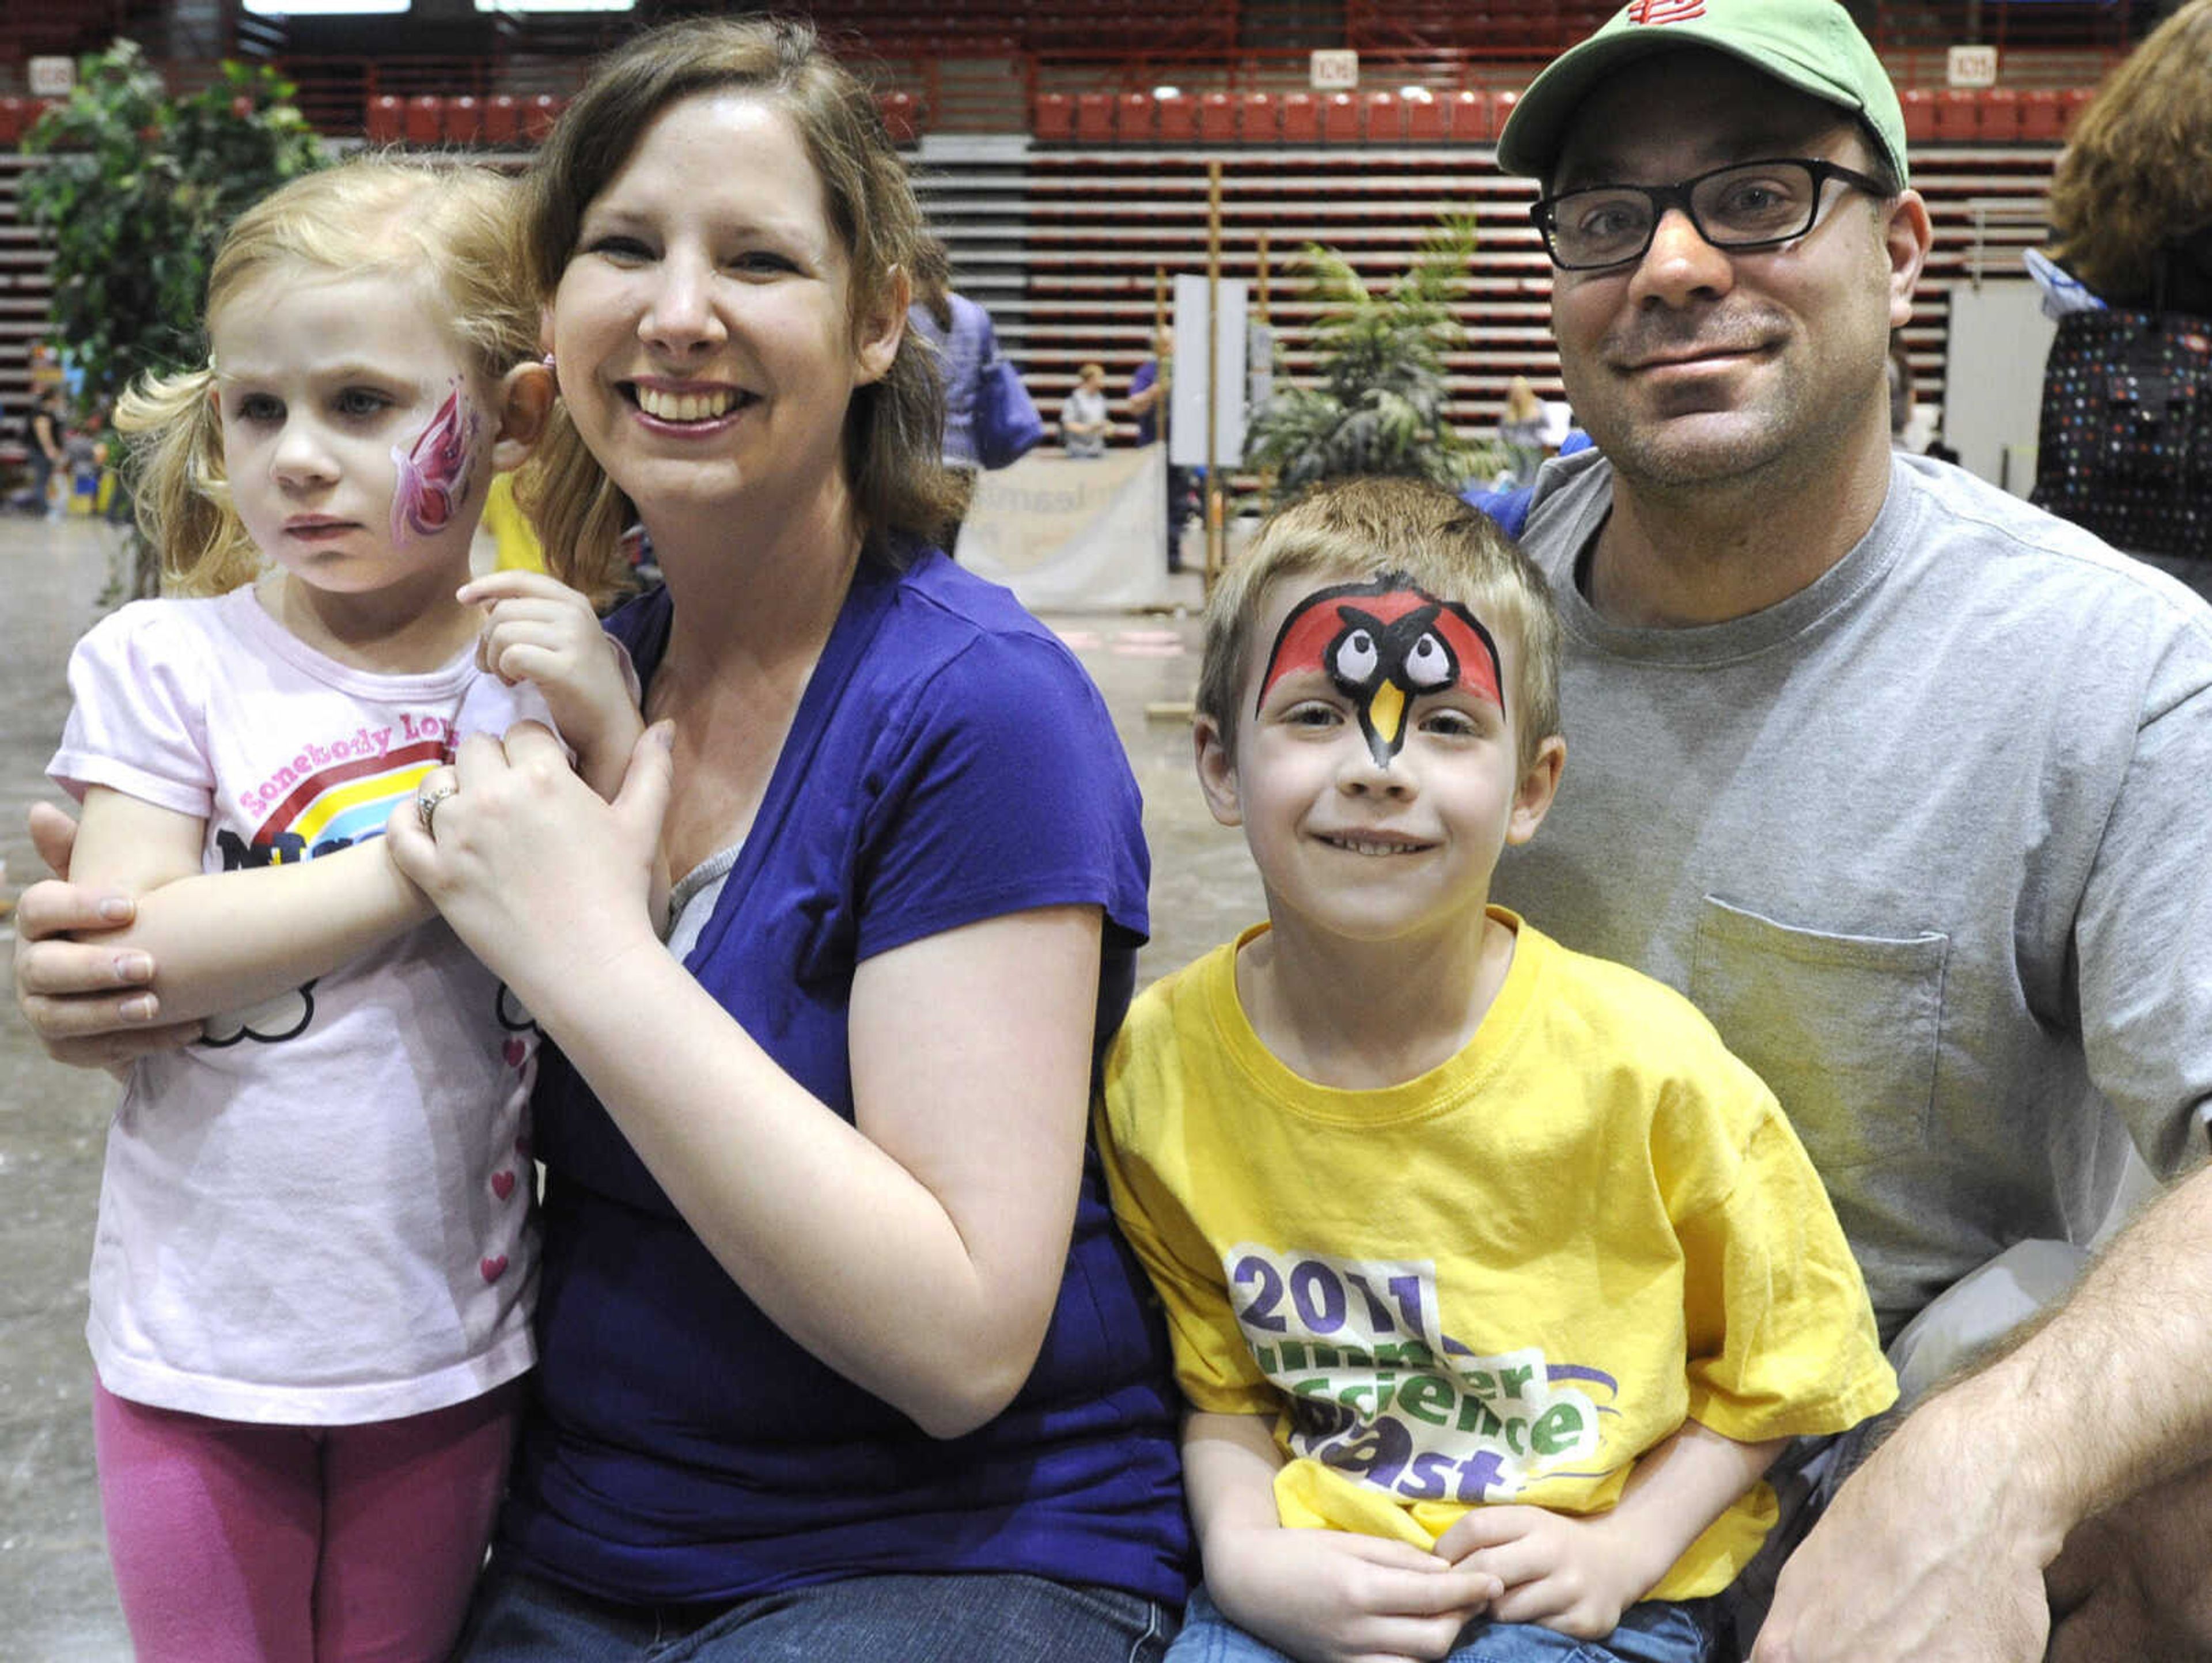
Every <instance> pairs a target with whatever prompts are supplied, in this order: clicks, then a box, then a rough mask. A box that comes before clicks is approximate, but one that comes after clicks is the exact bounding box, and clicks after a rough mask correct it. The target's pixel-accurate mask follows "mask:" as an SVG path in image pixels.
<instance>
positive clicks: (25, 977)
mask: <svg viewBox="0 0 2212 1663" xmlns="http://www.w3.org/2000/svg"><path fill="white" fill-rule="evenodd" d="M30 827H31V842H32V845H33V847H35V848H36V849H37V850H38V852H39V858H40V859H42V860H44V861H45V862H46V865H47V866H48V867H49V868H50V869H51V870H52V871H53V873H54V877H53V879H52V880H49V881H46V882H44V883H33V885H32V886H31V887H30V888H29V889H26V890H24V891H23V893H22V895H21V897H20V898H19V899H18V901H16V905H15V1004H16V1008H17V1009H18V1010H20V1011H22V1013H23V1020H24V1021H25V1022H26V1023H28V1024H29V1025H30V1029H31V1031H32V1032H33V1034H35V1035H38V1038H39V1043H40V1045H42V1046H44V1047H46V1054H47V1055H48V1056H50V1057H52V1059H54V1060H55V1061H56V1062H58V1063H66V1064H68V1065H70V1066H71V1067H73V1068H106V1069H111V1070H115V1069H121V1068H123V1067H125V1066H127V1065H129V1064H131V1063H132V1062H134V1061H136V1060H137V1059H139V1058H140V1057H144V1056H150V1055H152V1054H154V1053H156V1052H161V1051H173V1050H174V1049H176V1048H177V1047H179V1046H181V1045H189V1044H190V1043H191V1041H194V1040H195V1039H197V1038H198V1037H199V1031H200V1025H199V1023H197V1022H187V1023H170V1024H163V1023H161V1007H160V1004H159V1002H158V1001H157V1000H156V999H155V997H154V995H153V994H152V993H151V992H149V991H148V987H147V984H148V983H149V982H151V981H152V980H154V961H153V960H152V958H150V957H149V956H148V955H146V954H144V953H142V952H135V951H125V952H118V951H117V950H115V949H113V948H112V947H109V946H106V945H103V944H102V943H101V941H100V937H101V936H102V935H103V934H105V933H106V932H110V931H114V930H119V929H122V928H124V927H125V926H127V925H128V924H130V922H131V920H132V919H133V918H134V917H135V916H136V915H137V909H136V907H134V906H133V905H132V903H131V898H130V897H129V896H128V895H119V894H105V893H101V892H99V891H96V890H94V889H88V888H83V887H81V886H79V885H76V884H73V883H70V881H69V869H70V850H71V849H72V848H73V847H75V844H76V822H75V821H73V820H71V819H70V817H69V816H67V815H66V814H64V813H63V812H62V811H61V810H59V809H57V808H55V807H54V806H53V805H52V804H47V803H33V804H32V805H31V816H30Z"/></svg>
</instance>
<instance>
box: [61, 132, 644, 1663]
mask: <svg viewBox="0 0 2212 1663" xmlns="http://www.w3.org/2000/svg"><path fill="white" fill-rule="evenodd" d="M511 189H512V187H511V186H510V185H508V184H507V181H505V180H503V179H500V178H498V177H497V176H495V175H493V174H491V173H488V172H484V171H482V170H478V169H475V168H433V167H422V166H415V165H406V164H398V163H393V162H390V161H365V162H356V163H353V164H349V165H348V166H345V167H339V168H336V169H332V170H330V171H328V172H325V173H316V174H313V175H310V176H308V177H307V178H305V179H299V180H296V181H295V182H293V183H292V184H290V185H287V186H285V187H284V188H283V190H281V191H277V192H276V193H275V194H274V195H272V196H270V197H268V198H266V199H265V200H264V201H263V202H261V203H258V204H257V205H256V206H255V207H253V208H252V209H249V210H248V211H247V212H246V214H245V215H242V216H241V217H240V220H239V221H238V222H237V224H236V225H235V227H234V228H233V229H232V231H231V232H230V234H229V235H228V239H227V240H226V241H225V243H224V246H223V247H222V251H221V252H220V254H219V255H218V257H217V259H216V264H215V267H214V270H213V272H212V275H211V279H210V286H209V306H208V318H207V335H208V342H209V348H210V351H209V361H208V365H207V367H205V368H204V369H202V370H198V371H195V372H192V373H188V374H185V375H180V376H176V377H172V378H168V379H160V380H155V381H152V382H149V383H148V384H144V385H141V386H140V387H138V388H137V389H135V390H134V391H132V393H131V394H130V395H129V396H128V397H126V398H125V400H124V401H123V404H122V406H121V409H120V410H119V411H118V426H120V427H122V428H125V430H126V431H136V432H138V433H141V434H145V435H147V437H146V439H145V440H143V441H142V442H143V446H144V449H143V452H142V457H143V470H142V474H141V480H142V483H141V488H140V491H139V501H140V504H141V513H142V518H143V523H144V524H145V526H146V529H147V531H149V534H150V535H151V536H152V537H154V539H155V542H156V543H157V544H158V546H159V547H160V548H161V552H162V555H163V563H164V575H165V578H166V579H167V587H168V589H169V591H170V594H169V596H168V597H167V598H163V599H160V600H154V601H142V602H138V603H135V604H131V605H129V606H126V607H125V608H123V609H122V610H120V611H118V612H117V613H116V614H114V615H113V616H110V617H108V618H106V619H105V620H103V621H102V622H100V624H98V625H97V626H95V628H94V629H93V630H92V631H91V632H90V633H89V634H88V635H87V636H86V637H85V639H84V640H82V642H80V643H79V645H78V646H77V648H76V652H75V654H74V656H73V657H72V659H71V661H70V689H71V692H72V694H73V695H74V696H75V700H76V703H75V707H74V708H73V710H72V711H71V713H70V719H69V723H68V726H67V729H66V731H65V732H64V737H63V739H62V743H61V747H60V749H59V750H58V752H57V754H56V755H55V756H54V759H53V761H52V763H51V764H50V765H49V768H50V772H51V773H52V775H53V776H54V778H55V779H56V780H58V781H59V782H60V783H61V784H62V785H63V786H64V787H66V788H67V789H68V790H69V791H70V792H72V794H74V795H76V796H78V797H79V798H82V801H83V805H84V807H83V821H82V831H81V832H80V834H79V836H78V840H77V844H76V870H77V871H79V872H80V873H82V874H83V875H85V876H87V877H92V876H94V874H97V876H98V881H100V882H102V883H107V884H112V885H113V886H115V887H117V888H118V889H122V890H124V891H125V892H126V893H129V894H131V895H133V896H135V897H136V900H137V922H136V924H135V925H134V926H133V927H132V928H131V931H130V932H129V933H128V935H127V937H125V938H123V939H121V940H118V942H117V943H116V944H117V946H118V950H126V951H128V950H146V951H148V952H150V953H151V954H153V955H154V956H155V959H156V961H157V962H158V965H159V971H158V977H157V981H158V998H159V999H160V1001H161V1007H162V1010H163V1012H164V1019H165V1020H167V1021H182V1020H199V1021H201V1023H202V1031H201V1037H200V1039H199V1041H198V1042H197V1043H196V1044H193V1045H191V1046H189V1047H185V1048H184V1049H181V1050H178V1051H174V1052H172V1053H166V1054H163V1055H161V1056H155V1057H149V1058H147V1059H144V1060H142V1061H140V1062H139V1063H137V1065H134V1067H133V1069H132V1071H131V1074H130V1076H129V1082H128V1087H127V1089H126V1092H125V1097H124V1100H123V1104H122V1107H121V1108H120V1110H119V1111H118V1114H117V1117H116V1120H115V1122H114V1125H113V1126H112V1130H111V1132H110V1136H109V1140H108V1149H107V1160H106V1172H105V1176H104V1181H103V1186H102V1190H101V1195H100V1221H99V1226H98V1232H97V1237H96V1241H95V1244H94V1255H93V1265H92V1271H91V1296H92V1315H91V1320H90V1324H89V1328H88V1338H89V1340H90V1343H91V1347H92V1350H93V1355H94V1363H95V1364H96V1366H97V1369H98V1375H99V1378H98V1381H97V1383H96V1385H95V1387H94V1431H95V1439H96V1446H97V1450H98V1458H99V1469H100V1492H101V1502H102V1508H103V1512H104V1514H105V1517H106V1526H107V1533H108V1542H109V1547H110V1551H111V1555H112V1560H113V1563H114V1567H115V1573H116V1581H117V1585H118V1590H119V1592H120V1594H121V1598H122V1603H123V1607H124V1611H125V1617H126V1618H127V1620H128V1623H129V1625H130V1628H131V1637H132V1641H133V1642H134V1644H135V1646H136V1648H137V1655H138V1656H139V1657H140V1658H141V1659H142V1660H165V1659H175V1660H191V1663H217V1660H231V1659H236V1660H246V1659H258V1658H269V1657H298V1658H306V1657H309V1656H313V1657H315V1658H318V1659H336V1658H347V1657H369V1656H375V1657H379V1658H385V1657H394V1658H396V1657H407V1658H423V1659H427V1658H436V1657H441V1656H443V1655H444V1654H445V1653H446V1651H447V1648H449V1647H450V1645H451V1643H452V1641H453V1635H454V1633H455V1631H456V1630H457V1629H458V1627H459V1621H460V1617H461V1614H462V1611H463V1608H464V1605H465V1600H466V1598H467V1594H468V1590H469V1587H470V1585H471V1581H472V1579H473V1577H474V1575H475V1573H476V1570H477V1565H478V1564H479V1563H480V1562H481V1559H482V1557H483V1547H484V1544H485V1540H486V1539H487V1536H488V1534H489V1528H490V1524H491V1520H492V1514H493V1510H494V1508H495V1503H496V1502H497V1500H498V1497H499V1495H500V1492H501V1485H502V1480H503V1478H504V1474H505V1469H506V1464H507V1452H508V1448H509V1446H510V1441H511V1434H512V1424H513V1413H514V1407H515V1401H516V1399H517V1397H518V1394H519V1381H518V1377H519V1376H520V1375H522V1374H523V1373H524V1372H525V1371H526V1369H529V1368H530V1366H531V1364H532V1360H533V1356H532V1339H531V1331H530V1307H531V1304H532V1296H533V1294H534V1291H535V1284H536V1254H535V1248H534V1227H533V1224H532V1217H531V1214H532V1202H533V1195H534V1186H533V1183H532V1167H531V1162H530V1159H529V1128H528V1125H527V1122H526V1104H527V1101H528V1096H529V1090H530V1086H531V1083H532V1075H533V1072H534V1069H535V1057H536V1034H535V1030H534V1029H533V1027H532V1023H531V1021H530V1018H529V1017H528V1015H527V1014H526V1012H524V1011H522V1010H520V1008H519V1006H518V1005H517V1004H515V1002H514V1001H513V999H512V998H511V997H509V996H507V994H506V992H505V990H504V989H503V988H502V987H501V985H500V983H499V980H498V979H497V978H495V976H493V975H492V974H490V973H489V971H487V970H485V969H484V968H483V967H482V966H481V965H479V964H478V963H477V962H476V961H475V960H474V958H472V957H471V955H470V954H469V953H468V952H467V950H465V949H464V948H463V947H462V946H461V945H460V944H459V942H458V941H457V940H456V939H455V938H454V937H453V933H452V932H451V931H450V930H449V929H447V926H445V925H444V924H443V923H442V922H441V921H440V920H438V918H437V915H436V913H435V911H434V909H433V908H432V907H430V905H429V904H428V901H426V900H425V899H424V898H423V896H422V895H421V893H420V892H419V891H418V890H416V889H415V887H414V886H413V885H412V884H411V883H409V882H408V881H407V880H406V879H405V878H404V877H401V876H400V875H399V873H398V870H397V868H396V867H395V866H394V865H393V864H392V860H391V859H390V857H389V856H388V854H387V853H386V841H385V839H384V837H383V835H382V834H383V832H384V830H385V826H386V820H387V819H388V818H389V817H390V816H392V814H393V813H394V812H395V811H396V812H398V813H404V814H407V815H410V816H412V815H416V814H418V812H419V814H420V815H421V817H422V819H423V820H424V821H425V822H428V821H429V820H430V818H431V816H433V815H434V814H435V807H436V804H437V802H438V801H439V800H441V798H442V797H443V796H444V795H446V794H447V793H448V792H449V790H450V789H451V788H450V787H449V786H447V785H446V784H445V783H444V781H445V780H446V779H447V775H448V774H449V773H450V770H449V768H448V767H447V765H448V764H449V763H450V762H451V760H452V757H453V747H454V745H455V743H456V740H457V739H458V737H460V736H462V735H464V734H466V733H470V732H476V731H490V732H494V733H498V732H501V731H504V730H505V729H506V728H507V727H508V726H509V725H511V724H513V723H514V722H516V721H518V720H521V719H529V718H532V717H535V718H537V719H540V720H549V719H550V721H551V722H552V723H553V724H554V725H556V726H557V728H558V730H559V731H560V733H561V734H562V736H563V737H564V738H565V739H566V740H567V742H568V743H569V744H571V745H573V746H574V748H575V750H576V752H577V755H578V758H579V761H580V765H581V767H582V768H583V770H584V772H585V773H586V776H587V777H588V778H591V779H592V780H594V781H595V782H597V781H599V780H605V779H607V778H608V776H609V773H610V771H611V774H612V777H613V778H614V779H616V780H618V779H619V778H620V775H621V773H622V769H623V764H624V762H625V761H626V759H627V757H628V755H629V748H630V745H631V743H633V742H634V740H635V737H636V736H637V734H638V732H639V731H640V723H639V718H638V715H637V711H636V707H635V701H634V696H633V695H632V693H631V691H630V685H631V679H632V678H631V677H629V672H628V668H627V662H626V660H625V659H623V657H622V655H621V653H620V651H619V649H618V648H616V647H614V646H611V644H610V643H609V641H608V640H607V638H606V637H605V636H604V635H603V634H601V633H600V631H599V628H598V625H597V622H596V621H595V619H594V618H593V616H592V611H591V609H590V607H589V606H588V604H586V602H585V601H584V599H583V598H582V597H580V595H577V594H576V593H575V592H573V591H570V590H568V589H567V588H565V587H564V586H562V585H560V584H558V583H556V582H555V581H553V580H551V579H550V578H546V577H544V576H542V575H538V574H523V573H507V574H500V575H499V576H498V577H497V578H495V579H493V580H487V581H485V582H483V583H478V584H475V585H471V584H470V583H469V543H470V537H471V532H472V531H473V530H474V528H475V525H476V522H477V516H478V513H479V512H480V511H481V509H482V507H483V501H484V496H485V492H486V489H487V487H488V486H489V482H490V480H491V477H492V476H493V474H494V473H495V472H496V471H499V470H503V469H507V468H511V467H513V465H515V464H517V463H518V462H520V460H521V459H522V458H523V457H524V456H525V455H526V454H527V452H528V451H529V449H530V447H531V446H532V444H533V443H534V441H535V440H536V438H537V435H538V428H539V427H540V425H541V423H542V422H543V420H544V416H545V412H546V410H547V407H548V405H549V404H550V399H551V397H552V393H551V378H550V374H549V373H548V372H547V371H546V369H545V368H544V367H543V365H542V364H540V363H539V362H538V356H537V349H536V344H535V342H536V333H537V321H538V320H537V317H536V308H535V307H534V306H532V305H530V304H527V303H526V302H524V301H522V300H520V298H519V297H520V296H522V295H524V294H526V293H527V285H526V283H525V282H523V281H522V280H521V278H520V275H519V272H518V267H517V263H516V258H515V225H516V222H515V213H514V208H513V202H512V200H511V197H510V192H511Z"/></svg>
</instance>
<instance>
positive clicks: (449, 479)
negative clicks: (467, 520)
mask: <svg viewBox="0 0 2212 1663" xmlns="http://www.w3.org/2000/svg"><path fill="white" fill-rule="evenodd" d="M482 426H483V418H482V417H481V416H478V415H477V411H476V409H475V407H474V406H473V405H471V404H469V403H468V402H467V394H466V391H465V389H464V388H463V387H462V385H460V383H459V382H458V381H456V382H455V383H454V384H453V391H451V392H449V393H447V395H446V402H445V403H444V404H441V405H439V406H438V410H437V413H436V414H435V416H432V417H431V418H430V422H429V425H428V426H427V427H425V428H423V429H422V432H421V433H419V434H416V438H415V443H414V445H413V446H412V447H411V448H410V449H408V450H404V451H403V450H401V449H400V448H399V447H398V446H396V445H395V446H392V461H393V462H394V463H395V464H398V469H399V478H398V483H397V485H396V486H395V488H394V489H393V491H392V542H393V543H405V542H406V541H407V538H408V537H409V535H410V533H412V534H413V535H414V536H416V537H435V536H436V535H437V534H438V533H439V532H441V531H444V530H445V529H446V527H447V526H448V525H452V524H453V516H454V515H455V514H457V513H459V512H460V511H461V509H462V508H463V507H465V506H466V505H467V502H468V500H469V492H470V490H471V489H472V488H473V487H474V485H475V483H476V460H477V429H478V428H480V427H482Z"/></svg>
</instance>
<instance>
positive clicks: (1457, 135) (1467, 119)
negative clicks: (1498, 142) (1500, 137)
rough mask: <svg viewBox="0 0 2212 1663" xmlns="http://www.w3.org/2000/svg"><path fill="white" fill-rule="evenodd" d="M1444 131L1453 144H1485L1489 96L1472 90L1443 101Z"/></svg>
mask: <svg viewBox="0 0 2212 1663" xmlns="http://www.w3.org/2000/svg"><path fill="white" fill-rule="evenodd" d="M1444 131H1445V132H1446V133H1448V134H1449V135H1450V137H1451V140H1452V143H1455V144H1486V143H1489V142H1490V140H1491V138H1492V137H1493V135H1492V132H1491V130H1490V94H1487V93H1478V92H1474V91H1473V90H1471V89H1470V90H1468V91H1465V92H1457V93H1454V94H1452V95H1451V96H1450V97H1449V99H1447V100H1444Z"/></svg>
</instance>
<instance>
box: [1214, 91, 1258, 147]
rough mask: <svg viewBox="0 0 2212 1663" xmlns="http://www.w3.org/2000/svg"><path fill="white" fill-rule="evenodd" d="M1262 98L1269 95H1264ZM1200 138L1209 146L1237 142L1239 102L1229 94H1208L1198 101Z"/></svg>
mask: <svg viewBox="0 0 2212 1663" xmlns="http://www.w3.org/2000/svg"><path fill="white" fill-rule="evenodd" d="M1260 96H1261V97H1262V98H1265V97H1266V96H1267V94H1265V93H1262V94H1260ZM1198 137H1199V138H1200V141H1201V142H1203V143H1207V144H1234V143H1236V142H1237V100H1235V99H1233V98H1231V97H1230V95H1229V94H1227V93H1206V94H1203V95H1202V96H1201V97H1200V99H1199V100H1198Z"/></svg>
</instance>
